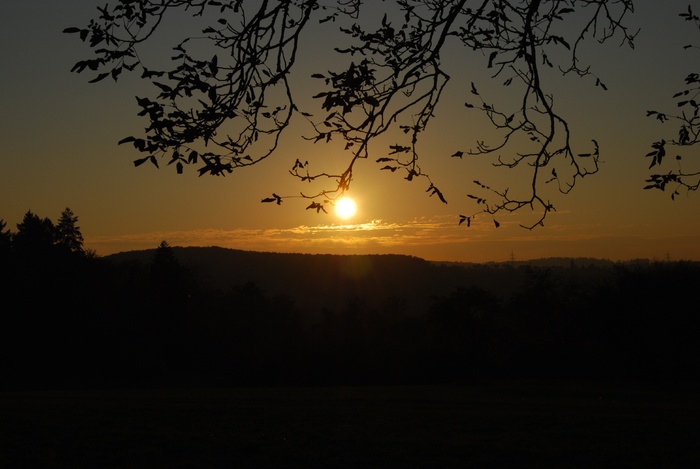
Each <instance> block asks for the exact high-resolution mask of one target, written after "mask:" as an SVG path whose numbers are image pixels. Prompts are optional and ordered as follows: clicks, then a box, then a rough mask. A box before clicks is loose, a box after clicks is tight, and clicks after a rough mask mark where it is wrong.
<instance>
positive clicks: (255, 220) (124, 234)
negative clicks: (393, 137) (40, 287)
mask: <svg viewBox="0 0 700 469" xmlns="http://www.w3.org/2000/svg"><path fill="white" fill-rule="evenodd" d="M103 3H104V2H103ZM687 3H688V2H687V0H682V1H681V0H671V1H663V2H661V1H658V0H643V1H638V2H636V13H635V15H634V16H633V17H632V18H631V24H633V25H638V26H639V27H641V28H642V31H641V33H640V35H639V36H638V38H637V41H636V48H635V50H630V49H629V48H618V47H617V43H616V42H613V43H610V44H606V45H603V46H598V45H594V44H592V45H591V46H590V47H588V48H587V49H586V50H585V54H586V59H587V60H590V63H591V64H592V65H593V66H594V67H595V70H596V72H597V73H598V75H599V76H601V78H602V79H603V81H604V82H605V84H606V85H607V87H608V91H607V92H605V91H602V90H601V89H600V88H597V87H594V86H593V83H592V82H591V81H589V80H579V79H574V78H565V79H561V80H557V81H556V92H557V95H556V97H555V99H556V100H557V101H556V105H557V106H558V108H559V109H560V111H561V112H563V113H564V114H565V115H566V116H567V117H568V118H569V121H570V124H571V127H572V129H573V132H574V133H575V138H577V139H579V140H580V141H582V142H585V141H588V140H590V139H591V138H595V139H596V140H597V141H598V142H599V143H600V145H601V154H602V161H603V163H602V166H601V171H600V172H599V173H598V174H596V175H594V176H592V177H589V178H585V179H584V180H581V181H579V184H578V185H577V187H576V188H575V189H574V191H573V192H572V193H571V194H570V195H568V196H563V195H562V196H558V197H556V198H554V199H553V202H554V203H555V206H556V208H557V211H556V212H554V213H552V214H551V215H549V217H548V219H547V221H546V224H545V227H543V228H542V227H541V228H536V229H535V230H532V231H528V230H525V229H523V228H520V227H519V226H518V224H519V223H521V222H527V219H526V218H525V216H526V215H527V214H525V213H522V214H517V215H515V216H500V217H498V219H499V222H500V223H501V227H500V228H498V229H496V228H495V227H494V225H493V223H492V221H491V219H490V218H489V217H483V216H482V217H480V218H477V222H476V223H474V224H472V227H471V228H466V227H465V226H458V224H457V222H458V215H459V214H462V213H464V214H471V213H473V212H474V211H476V210H477V207H476V206H475V205H474V204H473V203H472V202H471V201H470V200H469V199H468V198H467V197H466V194H467V193H468V192H470V191H471V189H472V186H471V185H470V184H469V182H470V181H472V180H473V179H482V180H485V181H488V182H490V183H492V184H493V185H498V183H499V182H503V181H507V180H512V179H513V178H515V177H516V175H515V174H508V173H505V174H504V173H503V171H500V172H496V173H494V172H493V171H492V170H491V169H490V168H489V167H488V165H487V164H485V163H483V162H475V161H473V160H468V159H466V158H465V159H463V160H459V159H456V158H450V157H449V155H451V154H452V153H454V152H455V151H456V150H459V149H462V150H466V149H468V148H470V147H473V145H474V142H475V141H476V140H477V139H478V138H481V137H482V136H483V135H484V132H488V128H486V127H484V126H483V125H481V123H480V121H479V117H480V116H479V115H478V114H477V113H476V112H475V111H473V112H472V113H469V112H468V110H466V108H464V105H463V104H464V101H465V97H464V96H465V94H464V89H463V88H462V89H460V86H455V85H459V83H458V78H459V77H460V76H463V77H465V78H466V79H467V80H474V81H475V82H476V83H477V85H478V86H480V87H484V88H486V87H488V85H489V82H488V78H487V77H488V75H486V74H485V73H483V72H482V71H479V70H481V68H482V65H483V63H484V62H483V61H482V62H481V65H479V66H478V67H477V71H476V72H473V71H472V69H471V68H469V73H467V69H465V68H464V67H463V66H461V65H459V62H457V61H454V57H449V56H448V57H444V60H445V62H446V63H447V64H448V65H449V66H451V67H453V68H450V69H449V71H450V73H451V74H453V76H454V77H455V79H454V81H453V82H451V85H452V86H453V88H454V89H455V90H454V91H450V93H455V94H454V95H453V94H447V95H446V98H445V99H444V103H443V105H442V106H441V107H439V108H438V112H437V113H436V118H435V120H433V121H432V124H431V126H432V127H431V128H429V132H428V133H427V134H426V137H425V140H424V141H423V143H422V146H421V147H420V150H421V153H420V154H421V158H422V162H421V166H422V168H423V169H424V170H425V171H426V172H428V173H430V175H431V177H432V179H433V181H434V182H435V183H436V184H437V185H438V186H439V187H440V189H441V190H442V191H443V193H444V194H445V196H446V198H447V199H448V201H449V204H447V205H444V204H442V203H440V202H439V201H438V200H437V199H436V198H435V197H428V195H427V194H426V192H425V190H426V188H427V184H426V183H425V182H423V181H418V182H413V183H409V182H407V181H405V180H403V179H402V176H399V175H398V173H397V174H391V173H388V172H382V171H379V168H380V167H381V166H380V165H378V164H376V163H374V159H375V157H376V158H378V157H380V156H383V155H382V152H386V150H385V148H386V147H385V146H379V145H378V146H376V147H375V149H376V154H373V155H372V159H370V160H369V161H363V162H362V163H363V164H362V165H361V166H360V168H359V169H358V170H357V172H356V175H355V182H354V184H353V186H352V188H351V191H350V193H349V195H350V196H352V197H353V198H354V199H355V200H356V201H357V203H358V206H359V209H358V213H357V215H356V217H355V218H354V219H352V221H351V223H352V224H351V225H348V224H347V223H348V222H343V221H341V220H340V219H338V218H337V217H335V216H334V215H332V214H330V215H323V214H320V215H319V214H316V213H315V211H312V210H308V211H307V210H305V207H306V206H307V205H308V201H304V200H302V199H289V200H287V201H285V202H284V203H283V204H282V206H277V205H275V204H261V203H260V200H261V199H262V198H264V197H268V196H269V195H270V194H271V193H272V192H277V193H280V194H295V193H298V192H299V191H301V190H303V189H304V187H303V186H302V185H300V183H299V182H298V181H297V180H295V179H293V178H292V177H291V176H289V175H288V173H287V171H288V169H289V168H291V165H292V163H293V162H294V160H295V159H296V158H300V159H316V160H321V161H330V162H331V163H329V164H332V162H333V159H332V158H333V156H334V155H333V152H334V151H335V150H334V148H333V147H324V146H323V145H321V144H318V145H313V146H309V145H308V144H307V145H306V146H304V145H302V144H300V139H299V137H298V134H299V132H300V131H299V130H297V131H296V133H295V129H294V128H293V129H290V130H292V132H290V134H288V135H286V137H285V140H284V141H283V145H282V149H281V150H280V152H279V153H278V154H277V155H276V156H275V157H273V158H270V159H268V160H266V161H265V162H263V163H262V164H260V165H258V166H256V167H253V168H248V169H245V170H243V171H240V172H238V173H234V174H232V175H229V176H227V177H201V178H200V177H198V176H197V173H196V171H194V170H193V168H190V171H185V174H183V175H177V174H175V171H174V168H170V167H162V168H161V169H160V170H157V169H156V168H154V167H152V166H150V165H144V166H143V167H140V168H134V167H133V164H132V161H133V160H134V159H135V158H138V157H140V156H141V155H140V154H139V153H137V152H136V151H135V150H134V149H133V147H131V146H127V145H123V146H118V145H117V142H118V141H119V140H120V139H122V138H123V137H125V136H128V135H135V134H139V133H140V132H141V130H142V129H143V127H144V126H145V124H146V123H145V122H144V121H142V120H141V119H140V118H138V117H137V116H136V113H137V112H138V108H137V106H136V100H135V99H134V96H135V95H136V94H137V93H141V94H146V92H144V91H143V90H144V85H143V84H142V83H140V82H139V81H138V80H137V79H135V77H134V78H128V77H126V78H125V79H123V80H122V79H120V82H119V83H117V84H115V83H114V82H113V81H111V80H104V81H102V82H100V83H97V84H88V83H87V81H88V80H89V79H90V78H91V76H88V75H84V74H82V75H76V74H72V73H70V69H71V67H72V66H73V64H74V63H75V62H76V61H77V60H80V59H84V58H87V57H89V53H90V51H89V49H88V48H87V46H85V45H84V44H83V43H81V42H80V41H79V40H78V39H77V37H76V36H75V35H66V34H62V30H63V29H64V28H66V27H69V26H81V27H82V26H84V25H86V24H87V22H88V20H89V19H90V18H91V17H92V16H94V15H95V12H96V10H95V2H94V1H93V0H64V1H60V2H56V1H33V2H28V1H20V0H8V1H3V2H0V35H1V40H0V51H1V52H0V53H1V54H2V55H1V56H2V63H3V66H2V72H1V73H0V103H1V105H2V113H1V114H0V143H1V144H2V146H1V147H0V148H1V151H2V154H1V156H0V218H1V219H3V220H5V222H7V224H8V227H9V228H11V229H12V230H13V231H14V230H15V229H16V224H17V223H19V222H20V221H21V219H22V217H23V215H24V214H25V213H26V212H27V211H28V210H31V211H32V212H34V213H36V214H37V215H39V216H41V217H48V218H51V219H52V220H54V221H57V220H58V218H59V216H60V213H61V211H62V210H63V209H64V208H66V207H70V208H71V209H72V210H73V212H74V213H75V214H76V215H77V216H78V217H79V226H80V228H81V230H82V233H83V235H84V237H85V246H86V248H89V249H93V250H95V251H96V252H97V254H99V255H107V254H111V253H114V252H119V251H127V250H134V249H145V248H154V247H156V246H157V245H158V244H159V243H160V241H162V240H166V241H167V242H168V243H169V244H170V245H172V246H222V247H229V248H237V249H247V250H258V251H276V252H303V253H337V254H360V253H381V254H384V253H397V254H411V255H416V256H419V257H423V258H425V259H430V260H444V261H468V262H484V261H504V260H508V259H510V258H511V256H514V257H515V258H516V259H520V260H524V259H534V258H542V257H559V256H565V257H595V258H604V259H611V260H628V259H637V258H649V259H659V260H660V259H666V258H667V257H670V258H671V259H675V260H678V259H689V260H700V217H699V215H700V194H690V195H689V196H687V197H686V196H685V195H682V196H681V197H679V198H677V199H676V200H675V201H671V199H670V197H669V194H665V193H661V192H659V191H644V190H642V187H643V186H644V185H645V183H644V180H645V179H646V177H647V175H648V173H649V171H648V169H647V168H648V164H649V161H648V160H647V159H646V158H645V157H644V155H645V154H646V153H647V152H648V151H649V149H650V144H651V143H652V142H653V141H655V140H658V139H659V138H662V137H665V138H668V137H669V135H668V132H669V131H670V130H671V127H669V126H666V127H661V126H660V125H659V124H658V123H656V122H655V121H653V120H652V119H648V118H646V117H645V114H646V111H647V110H648V109H656V110H660V111H665V110H667V111H672V110H673V106H674V104H673V102H672V101H671V96H672V95H673V94H674V93H675V92H676V91H678V90H679V89H681V87H682V83H683V78H684V77H685V76H686V74H687V73H689V72H691V71H697V70H696V69H694V67H695V65H697V57H698V56H697V55H696V54H697V52H695V51H692V50H690V51H688V50H683V48H682V46H683V45H685V44H688V43H690V42H692V41H695V42H700V37H697V35H695V36H694V35H693V33H694V31H693V30H692V27H690V26H689V25H686V24H685V23H683V22H682V21H681V20H680V19H679V18H678V13H679V12H681V11H683V10H684V9H685V7H686V5H687ZM175 26H177V25H175ZM322 45H324V41H318V40H317V39H314V38H313V37H311V38H309V43H308V47H306V48H305V50H306V51H308V54H307V55H306V56H304V57H302V59H301V63H302V65H304V66H306V67H308V68H309V70H308V73H307V74H306V75H309V74H311V73H314V72H324V71H326V68H327V65H325V64H326V62H327V59H324V56H323V55H322V54H321V53H320V51H319V48H320V47H321V46H322ZM332 46H333V44H330V47H332ZM477 59H478V58H477ZM452 61H454V62H452ZM467 65H470V64H469V63H467ZM306 75H303V74H302V75H300V76H301V77H303V76H306ZM306 83H307V82H306V81H303V80H302V81H301V85H300V86H299V89H300V90H302V91H303V89H304V86H305V85H306ZM308 83H311V84H314V83H315V81H312V80H309V82H308ZM147 89H148V88H147ZM307 93H310V92H309V91H307ZM385 143H386V142H385ZM390 143H394V142H390ZM336 156H337V155H336ZM341 156H342V155H341ZM687 158H688V157H686V159H687ZM698 166H700V165H698ZM186 169H187V168H186ZM668 169H670V167H668V168H667V170H668Z"/></svg>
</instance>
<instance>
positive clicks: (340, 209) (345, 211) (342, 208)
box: [335, 197, 357, 219]
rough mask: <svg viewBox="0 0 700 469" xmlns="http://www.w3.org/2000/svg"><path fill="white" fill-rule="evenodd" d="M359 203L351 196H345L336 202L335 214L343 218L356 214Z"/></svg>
mask: <svg viewBox="0 0 700 469" xmlns="http://www.w3.org/2000/svg"><path fill="white" fill-rule="evenodd" d="M356 211H357V205H356V204H355V201H354V200H352V199H351V198H349V197H343V198H342V199H340V200H339V201H337V202H336V203H335V214H336V215H338V216H339V217H340V218H342V219H348V218H350V217H352V216H353V215H355V212H356Z"/></svg>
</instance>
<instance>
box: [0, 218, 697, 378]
mask: <svg viewBox="0 0 700 469" xmlns="http://www.w3.org/2000/svg"><path fill="white" fill-rule="evenodd" d="M0 231H2V243H3V244H2V256H3V258H2V259H3V262H2V267H3V268H2V286H3V295H2V296H3V304H4V307H3V309H2V311H3V313H2V327H0V334H2V336H1V337H0V344H1V345H0V347H2V349H1V350H0V373H2V375H3V377H4V378H3V384H2V386H3V387H5V388H25V387H60V386H235V385H290V384H296V385H329V384H426V383H457V382H473V381H478V380H482V379H573V380H578V379H580V380H615V381H619V380H634V381H638V380H644V381H653V382H668V381H672V382H677V381H697V379H698V378H697V377H698V376H700V374H699V373H698V371H700V345H698V342H697V340H696V335H697V332H698V330H700V317H699V316H698V314H697V310H695V309H694V308H692V307H688V306H687V305H692V304H693V299H694V298H693V296H694V287H695V285H697V282H698V279H700V268H699V266H698V264H697V263H693V262H650V263H646V264H644V263H637V264H624V263H614V264H612V265H610V266H601V265H597V266H596V265H588V266H586V265H580V266H579V265H576V264H575V263H573V262H572V264H571V265H570V266H567V267H537V266H527V265H523V266H518V265H509V264H505V265H473V266H470V265H467V266H445V265H438V264H429V263H427V264H425V265H424V268H425V269H426V270H425V272H424V273H422V274H421V275H423V277H422V278H425V279H426V280H424V281H422V284H421V285H417V288H418V289H421V290H422V291H421V292H420V294H421V295H424V296H425V298H426V301H425V303H424V304H425V306H421V307H420V308H419V310H418V311H412V312H411V313H410V314H408V313H407V311H409V310H410V308H409V305H407V302H409V301H412V300H411V299H410V298H408V297H406V296H405V295H404V294H403V293H401V292H398V293H397V291H394V290H387V291H385V292H384V295H383V296H381V297H380V296H377V295H370V294H369V288H370V287H369V286H368V285H367V284H363V283H361V282H358V283H357V288H355V289H354V290H353V293H352V294H349V293H347V297H346V298H343V300H342V301H341V302H338V301H336V300H337V298H333V295H334V294H335V292H334V291H325V292H321V293H319V292H318V291H316V292H315V293H316V294H319V295H321V297H320V299H319V301H318V302H317V303H315V304H317V306H313V307H312V306H308V303H304V302H303V301H302V300H303V295H306V294H308V293H309V292H308V291H305V290H302V289H299V290H297V293H296V294H294V293H279V292H276V291H275V289H274V288H272V287H273V285H266V284H265V283H264V282H263V283H261V282H259V281H252V280H251V281H239V280H237V281H236V282H235V283H231V284H229V285H225V283H222V282H219V283H218V284H214V283H213V282H211V281H210V280H209V279H208V278H207V277H206V275H204V274H203V273H202V272H201V271H200V270H197V269H196V268H193V266H192V265H190V264H186V263H183V262H182V261H181V260H180V259H179V257H178V252H179V251H178V248H173V247H171V246H170V245H169V244H168V243H167V242H166V241H163V242H161V243H160V245H159V246H158V247H157V248H155V249H153V250H149V257H148V258H147V260H146V261H139V260H135V259H131V260H130V259H128V258H127V259H124V258H122V259H121V260H119V261H115V260H114V259H110V257H104V258H103V257H99V256H96V255H94V253H90V252H89V251H87V250H85V249H84V248H83V246H82V235H81V234H80V230H79V227H78V226H77V217H76V216H75V215H74V214H73V213H72V212H71V211H70V210H69V209H66V210H65V211H64V212H63V213H62V215H61V218H60V219H59V222H58V223H56V224H55V225H54V224H53V223H52V222H51V221H50V220H48V219H42V218H40V217H38V216H37V215H35V214H33V213H31V212H28V213H27V215H26V216H25V218H24V219H23V221H22V222H21V223H19V224H18V225H17V231H16V232H11V231H9V230H6V225H5V224H4V222H3V224H2V230H0ZM377 262H383V263H385V264H386V265H385V266H383V267H382V268H383V269H384V270H382V272H384V273H383V274H382V275H384V276H386V275H392V273H391V272H393V271H396V273H395V275H399V274H400V272H399V269H398V268H397V269H393V270H392V265H393V266H403V268H404V270H405V268H406V266H407V265H411V264H410V263H406V262H405V261H404V260H403V259H402V258H400V256H388V257H386V258H384V257H382V258H381V259H378V260H377ZM415 265H419V264H418V263H416V264H415ZM421 265H422V264H421ZM239 268H241V269H243V268H244V267H243V266H241V267H239ZM465 269H466V270H470V269H473V270H474V271H475V272H477V273H478V274H479V276H485V275H491V276H493V278H501V279H502V282H503V284H502V285H500V286H499V285H496V286H494V287H486V286H483V285H477V284H476V283H475V282H471V281H467V280H460V281H459V282H457V283H455V284H454V286H453V287H452V286H451V287H450V289H449V290H447V291H445V290H442V291H436V290H435V289H434V286H435V285H436V284H435V283H430V282H429V281H428V280H427V279H428V278H429V277H430V278H444V279H447V278H459V279H462V278H467V277H460V275H462V274H463V273H464V271H465ZM326 274H327V272H326V271H325V270H323V269H319V271H318V272H313V273H312V274H311V275H312V276H318V277H322V276H324V275H326ZM237 278H238V279H240V278H241V277H240V276H239V277H237ZM514 279H518V280H517V282H516V281H515V280H514ZM368 283H374V284H376V283H377V279H376V278H371V280H369V281H368ZM506 283H509V284H506ZM222 285H225V286H222ZM309 291H311V290H309ZM324 295H325V296H324ZM332 300H333V301H332ZM324 304H325V306H324Z"/></svg>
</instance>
